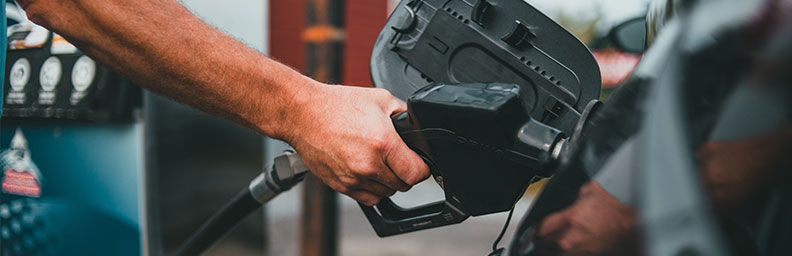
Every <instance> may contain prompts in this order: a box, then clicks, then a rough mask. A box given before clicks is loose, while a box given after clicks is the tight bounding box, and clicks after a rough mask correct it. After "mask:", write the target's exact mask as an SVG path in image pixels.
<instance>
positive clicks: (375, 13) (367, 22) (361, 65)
mask: <svg viewBox="0 0 792 256" xmlns="http://www.w3.org/2000/svg"><path fill="white" fill-rule="evenodd" d="M305 6H306V4H305V0H270V13H269V26H270V27H269V46H270V49H269V53H270V56H272V57H273V58H275V59H277V60H278V61H281V62H283V63H286V64H288V65H290V66H292V67H294V68H295V69H297V70H299V71H301V72H303V71H305V69H304V68H305V48H304V47H305V44H303V42H302V40H301V38H300V35H301V33H302V31H303V30H304V27H305V12H306V11H305ZM345 12H346V13H345V19H344V23H345V24H344V25H345V26H346V28H345V32H346V41H345V45H344V68H343V74H342V77H343V80H344V84H349V85H359V86H371V76H370V74H369V58H370V57H371V47H373V46H374V41H375V40H376V39H377V35H379V31H380V29H382V26H383V25H385V21H386V20H387V1H385V0H347V1H346V10H345Z"/></svg>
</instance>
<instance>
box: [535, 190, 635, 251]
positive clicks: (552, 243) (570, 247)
mask: <svg viewBox="0 0 792 256" xmlns="http://www.w3.org/2000/svg"><path fill="white" fill-rule="evenodd" d="M637 224H638V217H637V212H636V210H635V209H634V208H632V207H630V206H627V205H624V204H622V203H621V202H619V201H618V200H616V199H615V198H613V196H611V195H610V194H608V192H607V191H605V189H603V188H602V186H600V185H599V184H598V183H597V182H596V181H590V182H588V183H586V184H585V185H583V187H582V188H581V189H580V196H579V197H578V199H577V201H576V202H575V204H573V205H572V206H570V207H569V208H567V209H565V210H563V211H561V212H558V213H555V214H552V215H550V216H548V217H547V218H545V219H544V221H542V223H540V225H539V228H538V229H537V230H538V232H537V233H536V234H535V236H536V237H535V239H534V242H535V243H536V245H537V250H536V252H537V253H536V254H537V255H639V254H640V249H639V248H640V246H639V241H640V239H639V233H638V229H637Z"/></svg>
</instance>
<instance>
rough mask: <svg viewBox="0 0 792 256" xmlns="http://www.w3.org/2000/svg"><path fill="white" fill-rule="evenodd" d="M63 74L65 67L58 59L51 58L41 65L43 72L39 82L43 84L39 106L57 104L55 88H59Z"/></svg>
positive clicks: (40, 74)
mask: <svg viewBox="0 0 792 256" xmlns="http://www.w3.org/2000/svg"><path fill="white" fill-rule="evenodd" d="M62 73H63V66H62V65H61V61H60V59H58V57H55V56H51V57H49V58H47V60H46V61H44V64H42V65H41V72H40V73H39V82H40V83H41V91H39V100H38V101H39V104H41V105H52V104H53V103H55V95H56V93H55V87H57V86H58V83H59V82H60V80H61V74H62Z"/></svg>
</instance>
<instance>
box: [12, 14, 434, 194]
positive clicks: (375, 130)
mask: <svg viewBox="0 0 792 256" xmlns="http://www.w3.org/2000/svg"><path fill="white" fill-rule="evenodd" d="M18 2H19V4H20V5H21V6H22V7H23V8H24V9H25V11H26V12H27V15H28V17H29V18H30V20H31V21H33V22H35V23H36V24H39V25H41V26H44V27H46V28H48V29H50V30H52V31H54V32H56V33H58V34H61V35H62V36H63V37H64V38H66V39H67V40H69V41H70V42H71V43H73V44H74V45H75V46H77V48H79V49H80V50H82V51H83V52H85V53H86V54H87V55H88V56H91V58H93V59H94V60H96V61H98V62H99V63H102V64H104V65H106V66H107V67H109V68H111V69H113V70H115V71H116V72H118V73H120V74H122V75H124V76H125V77H128V78H129V79H131V80H132V81H134V82H135V83H137V84H140V85H141V86H143V87H145V88H147V89H149V90H151V91H154V92H156V93H159V94H162V95H165V96H167V97H170V98H172V99H174V100H176V101H179V102H182V103H184V104H187V105H189V106H192V107H195V108H197V109H200V110H202V111H205V112H207V113H209V114H212V115H216V116H220V117H223V118H226V119H228V120H231V121H233V122H235V123H237V124H239V125H242V126H245V127H248V128H250V129H252V130H254V131H257V132H259V133H260V134H262V135H266V136H269V137H272V138H275V139H280V140H283V141H285V142H287V143H289V144H290V145H291V146H293V147H294V148H295V149H296V150H297V152H298V153H299V154H300V156H302V158H303V160H304V161H305V163H306V165H307V166H308V167H309V168H310V169H311V171H312V172H313V173H314V175H316V176H317V177H319V178H320V179H321V180H322V181H323V182H324V183H326V184H327V185H329V186H330V187H332V188H333V189H335V190H337V191H339V192H341V193H344V194H346V195H349V196H350V197H352V198H354V199H355V200H358V201H360V202H362V203H365V204H368V205H373V204H375V203H377V202H378V201H379V200H380V198H381V197H383V196H390V195H392V194H393V193H394V192H395V191H397V190H398V191H406V190H408V189H409V188H410V186H411V185H414V184H416V183H418V182H419V181H421V180H423V179H425V178H426V177H428V175H429V171H428V167H427V166H426V165H425V164H424V163H423V161H422V160H421V159H420V157H418V155H416V154H415V153H414V152H413V151H411V150H410V149H409V148H408V147H407V146H406V145H405V144H404V143H403V142H402V141H401V139H400V138H399V136H398V134H396V132H395V130H394V128H393V125H392V124H391V121H390V118H389V117H390V116H391V115H393V114H395V113H398V112H401V111H404V110H406V106H405V104H404V103H403V102H401V101H399V100H398V99H396V98H394V97H393V96H392V95H390V93H388V92H387V91H385V90H382V89H373V88H355V87H344V86H335V85H328V84H323V83H320V82H317V81H314V80H312V79H310V78H308V77H306V76H303V75H301V74H299V73H298V72H296V71H294V70H292V69H291V68H289V67H287V66H286V65H283V64H281V63H278V62H277V61H274V60H272V59H269V58H267V57H266V56H264V55H262V54H261V53H259V52H257V51H255V50H253V49H251V48H249V47H247V46H245V45H244V44H242V43H240V42H239V41H237V40H234V39H233V38H231V37H229V36H227V35H225V34H224V33H222V32H220V31H218V30H217V29H215V28H213V27H211V26H209V25H208V24H206V23H204V22H203V21H201V20H200V19H199V18H197V17H196V16H195V15H193V14H192V13H191V12H190V11H189V10H187V9H186V8H185V7H183V6H182V5H181V4H180V3H179V2H177V1H174V0H134V1H133V0H102V1H93V0H73V1H61V0H19V1H18Z"/></svg>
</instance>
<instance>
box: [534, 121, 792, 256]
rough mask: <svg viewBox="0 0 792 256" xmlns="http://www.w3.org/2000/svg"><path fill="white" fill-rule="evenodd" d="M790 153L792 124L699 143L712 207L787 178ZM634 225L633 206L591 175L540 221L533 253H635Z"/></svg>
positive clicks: (721, 208)
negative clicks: (568, 201)
mask: <svg viewBox="0 0 792 256" xmlns="http://www.w3.org/2000/svg"><path fill="white" fill-rule="evenodd" d="M790 154H792V126H786V127H782V128H779V129H777V130H775V131H772V132H769V133H766V134H763V135H760V136H757V137H751V138H746V139H739V140H733V141H708V142H705V143H703V144H702V145H701V146H700V147H699V149H698V152H697V158H698V162H699V165H700V166H699V168H700V170H701V178H702V180H703V181H704V187H705V188H706V191H707V192H708V194H709V197H710V199H711V201H712V202H713V206H714V208H715V211H716V212H717V213H718V214H720V215H723V216H728V215H730V214H732V213H737V212H739V211H740V210H741V209H740V207H741V206H742V205H744V204H745V203H746V202H750V201H752V200H753V199H756V198H758V197H761V196H762V195H763V192H765V191H768V190H769V189H770V188H772V187H774V186H782V185H784V184H788V182H789V173H787V172H786V171H788V170H789V168H790V167H791V166H792V161H790V159H789V157H788V156H789V155H790ZM639 226H640V222H639V219H638V212H637V210H636V209H635V208H634V207H631V206H628V205H625V204H622V203H621V202H619V201H618V200H616V199H615V198H614V197H613V196H611V195H610V194H609V193H608V192H607V191H605V189H603V188H602V186H600V185H599V184H598V183H597V182H594V181H590V182H588V183H586V184H585V185H584V186H583V187H581V189H580V195H579V197H578V200H577V201H576V202H575V203H574V204H573V205H572V206H570V207H569V208H567V209H565V210H562V211H560V212H558V213H555V214H551V215H549V216H548V217H547V218H545V219H544V220H543V221H542V222H541V223H540V225H539V228H538V231H537V233H536V234H535V235H536V238H535V241H536V244H537V247H538V249H537V255H640V254H641V245H640V230H639Z"/></svg>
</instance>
